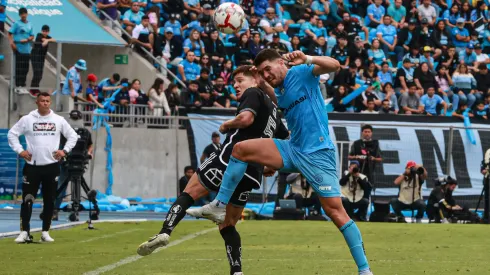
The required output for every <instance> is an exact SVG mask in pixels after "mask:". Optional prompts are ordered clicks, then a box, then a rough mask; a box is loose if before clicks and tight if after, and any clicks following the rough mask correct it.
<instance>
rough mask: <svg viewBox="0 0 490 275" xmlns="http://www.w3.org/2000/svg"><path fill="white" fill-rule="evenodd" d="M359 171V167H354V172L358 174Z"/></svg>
mask: <svg viewBox="0 0 490 275" xmlns="http://www.w3.org/2000/svg"><path fill="white" fill-rule="evenodd" d="M359 171H360V170H359V167H354V168H352V174H357V173H359Z"/></svg>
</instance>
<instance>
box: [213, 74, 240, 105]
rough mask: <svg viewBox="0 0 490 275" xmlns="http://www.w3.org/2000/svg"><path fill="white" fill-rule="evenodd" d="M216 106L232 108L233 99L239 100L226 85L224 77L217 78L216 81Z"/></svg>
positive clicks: (214, 91) (214, 87) (214, 94)
mask: <svg viewBox="0 0 490 275" xmlns="http://www.w3.org/2000/svg"><path fill="white" fill-rule="evenodd" d="M212 96H213V97H214V105H213V106H214V107H218V108H230V103H231V100H235V101H236V100H237V98H236V96H235V95H234V94H232V93H230V91H229V90H228V89H227V88H226V87H225V81H224V80H223V78H221V77H218V78H216V83H215V84H214V86H213V93H212Z"/></svg>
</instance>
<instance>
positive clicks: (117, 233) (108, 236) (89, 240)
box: [79, 229, 141, 243]
mask: <svg viewBox="0 0 490 275" xmlns="http://www.w3.org/2000/svg"><path fill="white" fill-rule="evenodd" d="M140 230H141V229H130V230H125V231H120V232H116V233H111V234H107V235H102V236H99V237H94V238H90V239H86V240H83V241H80V242H79V243H88V242H92V241H96V240H100V239H105V238H110V237H112V236H116V235H121V234H127V233H131V232H135V231H140Z"/></svg>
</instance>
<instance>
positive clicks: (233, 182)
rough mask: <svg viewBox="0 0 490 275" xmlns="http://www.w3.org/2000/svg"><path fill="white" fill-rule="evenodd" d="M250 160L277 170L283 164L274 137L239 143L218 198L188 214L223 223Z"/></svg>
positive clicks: (225, 174) (235, 148)
mask: <svg viewBox="0 0 490 275" xmlns="http://www.w3.org/2000/svg"><path fill="white" fill-rule="evenodd" d="M248 162H253V163H257V164H259V165H265V166H268V167H270V168H272V169H275V170H279V169H281V168H282V166H283V164H282V158H281V154H280V153H279V151H278V150H277V147H276V145H275V143H274V141H273V139H267V138H261V139H249V140H245V141H242V142H239V143H237V144H235V146H234V147H233V152H232V156H231V157H230V161H229V162H228V167H227V168H226V171H225V173H224V175H223V180H222V182H221V186H220V189H219V193H218V195H217V196H216V199H215V200H214V201H212V202H211V203H209V204H207V205H204V206H203V207H200V208H196V209H192V210H191V209H189V211H187V214H189V215H191V216H193V217H201V218H206V219H209V220H212V221H214V222H216V223H218V224H220V223H222V222H223V218H224V214H225V211H226V205H227V204H228V202H229V201H230V198H231V196H232V195H233V192H234V191H235V189H236V187H237V186H238V183H239V182H240V181H241V180H242V178H243V176H244V175H245V171H246V170H247V166H248Z"/></svg>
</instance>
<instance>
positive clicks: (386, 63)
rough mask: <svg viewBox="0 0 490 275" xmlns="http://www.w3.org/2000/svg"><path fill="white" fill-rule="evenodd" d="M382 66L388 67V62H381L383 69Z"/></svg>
mask: <svg viewBox="0 0 490 275" xmlns="http://www.w3.org/2000/svg"><path fill="white" fill-rule="evenodd" d="M384 65H388V66H390V64H388V62H386V61H385V62H383V63H381V67H383V66H384Z"/></svg>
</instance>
